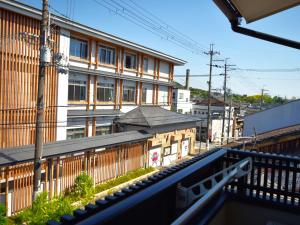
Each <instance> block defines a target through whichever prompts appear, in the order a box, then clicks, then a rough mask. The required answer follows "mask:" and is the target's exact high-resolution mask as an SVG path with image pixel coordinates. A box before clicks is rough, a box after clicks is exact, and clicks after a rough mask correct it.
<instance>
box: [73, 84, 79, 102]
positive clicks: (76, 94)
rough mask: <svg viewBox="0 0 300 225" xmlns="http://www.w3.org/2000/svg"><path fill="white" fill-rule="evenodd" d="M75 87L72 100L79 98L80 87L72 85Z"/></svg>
mask: <svg viewBox="0 0 300 225" xmlns="http://www.w3.org/2000/svg"><path fill="white" fill-rule="evenodd" d="M74 88H75V95H74V99H73V100H78V101H79V100H80V97H79V96H80V87H79V86H74Z"/></svg>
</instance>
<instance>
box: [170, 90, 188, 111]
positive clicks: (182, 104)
mask: <svg viewBox="0 0 300 225" xmlns="http://www.w3.org/2000/svg"><path fill="white" fill-rule="evenodd" d="M190 97H191V92H190V90H187V89H183V88H174V89H173V101H172V102H173V105H172V108H173V109H174V111H176V112H178V113H182V114H192V103H191V101H190Z"/></svg>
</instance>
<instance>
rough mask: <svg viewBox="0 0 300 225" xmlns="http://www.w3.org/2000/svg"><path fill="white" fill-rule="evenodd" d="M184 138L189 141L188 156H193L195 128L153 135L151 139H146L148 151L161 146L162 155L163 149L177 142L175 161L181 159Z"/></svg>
mask: <svg viewBox="0 0 300 225" xmlns="http://www.w3.org/2000/svg"><path fill="white" fill-rule="evenodd" d="M186 138H189V139H190V143H189V154H195V138H196V128H190V129H184V130H175V131H172V132H167V133H160V134H155V136H154V137H153V138H150V139H148V150H149V149H151V148H152V147H155V146H158V145H160V146H161V154H163V149H164V148H165V147H169V146H171V144H172V143H174V142H176V141H177V142H178V149H177V159H181V152H182V149H181V144H182V141H183V140H184V139H186Z"/></svg>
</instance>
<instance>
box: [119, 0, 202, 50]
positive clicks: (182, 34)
mask: <svg viewBox="0 0 300 225" xmlns="http://www.w3.org/2000/svg"><path fill="white" fill-rule="evenodd" d="M121 1H123V0H121ZM129 1H130V2H132V3H133V4H134V5H135V6H137V7H138V8H140V9H142V10H144V11H145V12H146V13H148V14H149V15H151V16H152V17H153V18H155V19H156V20H158V21H159V22H161V23H163V24H164V25H165V26H166V28H167V29H168V28H170V29H172V30H174V32H176V33H177V34H179V35H181V36H183V37H185V38H187V39H189V40H190V41H192V42H193V43H194V44H196V45H198V46H199V47H202V48H203V49H206V47H205V46H204V45H202V44H200V43H198V42H197V41H195V40H193V39H192V38H190V37H189V36H188V35H186V34H184V33H182V32H180V31H178V30H177V29H176V28H174V27H173V26H171V25H169V24H167V23H166V22H164V21H163V20H161V19H160V18H159V17H157V16H155V15H154V14H153V13H151V12H150V11H148V10H146V9H145V8H143V7H141V6H140V5H138V4H137V3H135V2H134V1H133V0H129Z"/></svg>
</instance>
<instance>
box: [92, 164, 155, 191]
mask: <svg viewBox="0 0 300 225" xmlns="http://www.w3.org/2000/svg"><path fill="white" fill-rule="evenodd" d="M152 171H154V168H153V167H148V168H140V169H137V170H134V171H131V172H128V173H126V174H125V175H122V176H120V177H117V178H115V179H112V180H110V181H107V182H106V183H103V184H99V185H97V186H96V188H95V192H96V193H99V192H102V191H105V190H108V189H110V188H113V187H115V186H118V185H120V184H123V183H126V182H128V181H130V180H133V179H135V178H137V177H140V176H142V175H145V174H147V173H150V172H152Z"/></svg>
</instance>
